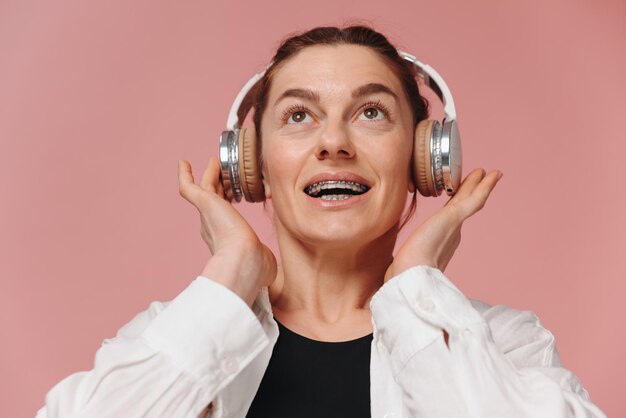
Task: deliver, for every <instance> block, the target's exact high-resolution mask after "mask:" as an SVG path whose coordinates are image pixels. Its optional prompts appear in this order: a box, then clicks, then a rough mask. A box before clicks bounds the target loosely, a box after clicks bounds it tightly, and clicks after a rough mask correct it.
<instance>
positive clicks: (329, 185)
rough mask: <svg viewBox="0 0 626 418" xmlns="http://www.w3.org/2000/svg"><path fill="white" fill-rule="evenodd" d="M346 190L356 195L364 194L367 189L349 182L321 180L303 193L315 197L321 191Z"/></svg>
mask: <svg viewBox="0 0 626 418" xmlns="http://www.w3.org/2000/svg"><path fill="white" fill-rule="evenodd" d="M327 189H346V190H352V191H353V192H356V193H365V192H366V191H367V190H368V187H367V186H366V185H364V184H361V183H357V182H355V181H351V180H323V181H318V182H316V183H313V184H311V185H310V186H308V187H306V188H305V189H304V191H305V192H306V193H307V194H308V195H310V196H317V195H318V194H319V192H320V191H321V190H327Z"/></svg>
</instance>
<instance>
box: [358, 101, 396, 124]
mask: <svg viewBox="0 0 626 418" xmlns="http://www.w3.org/2000/svg"><path fill="white" fill-rule="evenodd" d="M388 118H389V111H388V110H387V108H386V107H385V105H384V104H382V103H381V101H380V100H378V101H376V102H372V101H370V102H367V103H365V104H364V105H363V106H361V113H360V114H359V120H371V121H379V120H385V119H388Z"/></svg>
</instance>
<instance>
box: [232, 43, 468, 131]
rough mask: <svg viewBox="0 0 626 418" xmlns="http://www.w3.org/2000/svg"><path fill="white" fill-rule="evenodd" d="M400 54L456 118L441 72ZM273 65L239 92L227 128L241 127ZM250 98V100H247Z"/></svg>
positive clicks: (258, 74) (448, 116) (448, 115)
mask: <svg viewBox="0 0 626 418" xmlns="http://www.w3.org/2000/svg"><path fill="white" fill-rule="evenodd" d="M398 55H400V57H402V58H404V59H405V60H407V61H409V62H410V63H411V64H413V65H414V66H415V75H416V76H417V77H419V78H420V79H421V80H422V81H423V82H424V84H426V85H427V86H428V87H430V89H431V90H433V91H434V92H435V94H436V95H437V97H439V100H441V102H442V103H443V106H444V109H443V111H444V113H445V119H446V120H448V121H450V120H456V108H455V107H454V99H453V98H452V93H451V92H450V89H449V88H448V85H447V84H446V82H445V81H444V79H443V77H441V76H440V75H439V73H438V72H437V71H436V70H435V69H434V68H433V67H431V66H430V65H428V64H424V63H422V62H420V61H419V60H418V59H417V58H416V57H415V56H413V55H411V54H408V53H406V52H403V51H400V50H398ZM270 66H271V64H270V65H268V66H267V67H265V69H264V70H263V71H261V72H258V73H256V74H255V75H253V76H252V77H251V78H250V79H249V80H248V81H247V82H246V84H244V86H243V87H242V88H241V91H239V94H237V97H236V98H235V101H234V102H233V104H232V106H231V107H230V112H229V113H228V121H227V123H226V129H227V130H229V131H232V130H234V129H239V128H241V124H242V123H243V120H244V119H245V117H246V114H247V113H248V111H249V110H250V109H241V105H242V103H249V101H250V99H251V98H248V97H247V96H248V94H249V93H250V91H252V90H253V89H254V86H255V85H256V84H257V83H258V82H259V80H261V78H263V76H264V75H265V72H266V71H267V69H268V68H269V67H270ZM246 99H248V100H246ZM241 110H245V112H244V114H243V115H242V114H241Z"/></svg>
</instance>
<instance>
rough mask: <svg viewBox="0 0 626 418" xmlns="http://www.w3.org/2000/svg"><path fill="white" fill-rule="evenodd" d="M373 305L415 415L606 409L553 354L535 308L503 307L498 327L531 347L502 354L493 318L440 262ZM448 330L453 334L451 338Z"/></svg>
mask: <svg viewBox="0 0 626 418" xmlns="http://www.w3.org/2000/svg"><path fill="white" fill-rule="evenodd" d="M371 308H372V315H373V319H374V323H375V326H376V331H377V333H378V334H380V335H381V336H382V337H381V342H382V343H381V344H382V347H383V348H384V349H385V350H388V352H389V354H390V355H389V357H390V359H391V360H390V363H391V364H390V366H391V368H392V371H393V374H394V377H395V379H396V381H398V383H399V384H400V386H401V387H402V389H403V391H404V393H405V404H406V405H405V407H406V408H407V409H408V410H409V411H410V412H411V414H417V415H421V414H423V415H424V416H455V417H481V418H482V417H501V416H507V417H532V418H538V417H546V418H547V417H550V418H566V417H568V418H569V417H604V416H605V415H604V414H603V413H602V411H600V409H599V408H597V407H596V406H595V405H593V404H592V403H591V401H590V400H589V399H588V398H587V397H586V392H584V390H583V389H581V387H580V386H579V383H578V381H577V379H576V378H575V376H573V375H572V374H571V372H569V371H567V370H565V369H563V368H562V367H559V366H560V364H554V362H553V356H548V355H546V354H547V353H546V350H550V349H552V347H553V340H552V338H553V337H552V335H551V334H550V333H549V332H547V331H546V330H545V329H543V328H542V327H540V326H539V325H538V321H537V320H536V317H535V316H534V314H531V313H530V312H528V311H515V310H513V309H510V308H507V310H506V311H504V310H503V316H506V318H505V319H506V321H500V322H499V324H498V325H497V326H498V328H496V329H495V331H494V332H497V333H500V334H504V333H506V335H507V346H509V349H510V350H512V351H513V352H517V353H525V354H524V355H523V357H524V358H520V357H519V356H516V354H512V355H511V357H507V355H506V354H505V353H503V351H502V350H501V349H500V348H499V347H498V346H497V345H496V343H495V342H494V338H493V335H492V329H491V328H490V325H489V323H487V321H486V320H485V319H484V318H483V316H482V315H481V314H480V313H479V312H478V311H476V309H474V308H473V307H472V305H471V303H470V302H469V300H468V299H467V298H465V296H464V295H463V294H462V293H461V292H460V291H459V290H458V289H457V288H456V287H454V285H453V284H452V283H451V282H450V281H449V280H448V279H447V278H446V277H445V276H444V275H443V274H442V273H441V272H440V271H439V270H437V269H433V268H429V267H424V266H419V267H416V268H414V269H411V270H409V271H406V272H404V273H402V274H401V275H400V276H398V277H395V278H393V279H391V280H390V281H389V282H388V283H386V284H385V286H383V288H381V290H379V292H377V294H376V295H375V296H374V297H373V298H372V304H371ZM507 312H510V313H511V314H507ZM507 315H508V316H507ZM494 322H498V321H494ZM443 330H445V331H447V333H448V334H449V341H448V344H447V345H446V343H445V342H444V337H443ZM511 347H512V348H511ZM512 359H515V362H514V361H512ZM557 363H558V362H557Z"/></svg>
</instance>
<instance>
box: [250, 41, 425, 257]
mask: <svg viewBox="0 0 626 418" xmlns="http://www.w3.org/2000/svg"><path fill="white" fill-rule="evenodd" d="M261 130H262V151H261V152H262V155H263V161H264V166H263V174H264V184H265V189H266V194H267V195H268V197H271V199H272V205H273V207H274V211H275V215H276V222H277V223H278V225H277V227H278V230H279V233H281V232H282V231H286V232H287V233H289V234H291V235H293V236H295V237H296V238H297V239H299V240H301V241H304V242H307V243H309V244H314V245H315V244H321V243H325V244H326V245H331V246H333V245H334V246H345V245H357V244H361V245H362V244H365V243H369V242H372V241H374V240H375V239H377V238H379V237H381V236H382V235H383V234H385V233H386V232H389V231H390V230H391V229H392V228H394V227H395V226H396V225H397V223H398V221H399V219H400V217H401V215H402V212H403V210H404V207H405V203H406V199H407V196H408V194H407V192H408V191H409V189H410V188H411V187H412V184H411V183H410V176H409V164H410V159H411V152H412V143H413V123H412V113H411V108H410V105H409V103H408V101H407V98H406V97H405V93H404V91H403V89H402V85H401V83H400V80H399V79H398V78H397V77H396V76H395V75H394V73H393V72H392V71H391V69H390V68H389V67H388V66H387V64H386V63H385V62H384V61H383V58H381V57H379V56H378V55H377V54H376V53H375V52H373V51H372V50H370V49H369V48H367V47H363V46H358V45H340V46H313V47H307V48H305V49H303V50H302V51H300V52H299V53H297V54H296V55H295V56H293V57H292V58H290V59H289V60H287V61H286V62H285V63H283V64H282V66H281V67H280V68H279V69H278V71H276V72H275V73H274V76H273V79H272V85H271V89H270V91H269V94H268V100H267V107H266V110H265V113H264V114H263V118H262V120H261ZM281 230H282V231H281Z"/></svg>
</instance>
